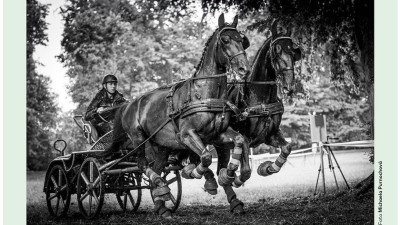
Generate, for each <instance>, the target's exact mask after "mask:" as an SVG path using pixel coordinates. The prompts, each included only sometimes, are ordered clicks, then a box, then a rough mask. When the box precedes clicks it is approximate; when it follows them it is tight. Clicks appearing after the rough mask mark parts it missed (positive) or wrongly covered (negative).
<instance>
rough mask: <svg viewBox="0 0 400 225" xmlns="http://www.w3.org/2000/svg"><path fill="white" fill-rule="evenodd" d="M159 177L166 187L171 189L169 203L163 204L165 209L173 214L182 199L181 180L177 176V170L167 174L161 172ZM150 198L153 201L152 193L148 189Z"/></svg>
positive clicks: (179, 176) (178, 175)
mask: <svg viewBox="0 0 400 225" xmlns="http://www.w3.org/2000/svg"><path fill="white" fill-rule="evenodd" d="M161 177H162V178H163V179H164V180H165V181H167V184H168V187H169V188H170V189H171V195H170V198H171V200H170V201H167V202H165V207H167V208H168V209H170V210H171V211H172V212H175V211H176V210H177V209H178V207H179V204H180V203H181V198H182V180H181V175H180V174H179V170H173V171H168V172H164V171H163V172H162V173H161ZM150 192H151V198H152V199H153V202H154V198H153V191H152V190H151V189H150Z"/></svg>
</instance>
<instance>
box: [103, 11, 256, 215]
mask: <svg viewBox="0 0 400 225" xmlns="http://www.w3.org/2000/svg"><path fill="white" fill-rule="evenodd" d="M237 22H238V18H237V16H236V17H235V19H234V22H233V23H232V24H231V25H228V24H226V23H225V19H224V16H223V14H222V15H221V16H220V17H219V20H218V24H219V27H218V29H217V30H216V31H215V32H214V33H213V35H212V36H211V37H210V38H209V40H208V42H207V44H206V48H205V50H204V52H203V56H202V59H201V61H200V63H199V65H198V67H197V70H196V73H195V74H194V76H193V77H192V78H190V79H188V80H185V81H182V82H178V83H177V84H173V85H168V86H166V87H161V88H158V89H156V90H153V91H151V92H148V93H146V94H144V95H142V96H141V97H140V98H138V99H135V100H134V101H133V102H131V103H129V104H127V105H125V106H122V107H121V108H120V109H119V111H118V112H117V113H116V116H115V121H114V131H113V143H112V145H111V146H110V147H109V148H108V149H107V150H106V152H115V151H118V149H119V147H120V145H121V144H122V143H123V142H124V141H125V139H126V134H127V135H128V137H129V138H130V140H131V141H132V144H133V148H135V149H137V150H136V151H135V152H137V154H138V165H139V167H140V168H141V169H142V170H143V171H144V172H145V174H146V175H147V176H148V177H149V178H150V179H151V180H152V183H153V184H155V186H156V188H155V190H153V192H152V193H153V197H154V200H155V210H156V212H158V213H159V214H160V215H163V216H166V217H169V216H170V215H171V212H170V211H169V210H168V209H167V208H166V207H165V206H164V200H166V199H165V198H164V197H163V196H166V195H167V194H168V193H169V188H168V187H167V185H166V183H165V181H163V180H162V179H161V178H160V176H159V174H161V169H162V168H163V167H162V166H160V165H163V163H165V162H166V161H167V159H168V154H166V153H165V152H166V151H165V149H173V150H181V151H182V150H188V149H190V150H191V151H193V152H194V153H196V155H197V156H198V157H200V163H199V164H198V165H197V167H196V168H189V169H187V170H186V171H187V172H188V175H189V176H191V177H195V178H201V177H202V176H203V175H204V176H205V178H206V185H205V188H206V189H207V190H209V191H210V192H211V193H213V192H214V191H215V190H216V188H217V186H218V185H217V182H216V180H215V178H214V174H213V172H212V171H211V170H210V169H208V166H209V165H210V164H211V159H212V155H211V152H210V150H209V149H208V148H206V146H205V143H213V142H214V141H215V140H217V139H221V138H223V139H230V140H231V141H232V140H233V141H235V145H237V146H240V147H241V146H243V151H244V154H243V155H246V156H243V157H242V161H245V162H243V164H242V169H241V171H245V174H246V175H244V176H246V177H249V172H251V170H250V166H249V162H248V161H249V160H248V152H249V151H248V143H247V142H246V140H244V139H243V138H241V135H240V134H239V133H237V132H233V131H229V132H227V128H228V124H229V120H230V118H231V114H232V113H231V111H230V110H229V107H226V106H227V101H226V97H227V92H226V91H227V75H229V74H233V75H235V79H239V80H243V79H245V78H246V76H247V75H248V73H249V63H248V60H247V57H246V54H245V52H244V49H243V44H244V43H243V41H246V40H247V39H246V40H245V39H244V38H242V37H241V35H240V33H239V32H238V31H237V30H236V26H237ZM236 76H238V77H236ZM146 142H147V143H148V144H147V145H145V144H144V143H146ZM145 147H146V148H151V149H146V148H145ZM151 151H156V153H155V155H156V156H157V160H155V162H154V164H153V165H152V166H151V167H150V166H149V163H148V161H147V159H146V152H151ZM153 169H154V170H153ZM243 180H246V179H245V178H243Z"/></svg>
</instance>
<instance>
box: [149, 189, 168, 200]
mask: <svg viewBox="0 0 400 225" xmlns="http://www.w3.org/2000/svg"><path fill="white" fill-rule="evenodd" d="M170 191H171V189H170V188H169V187H168V186H163V187H156V188H154V189H153V191H152V194H153V196H154V197H160V198H165V196H168V200H169V194H170ZM168 200H167V201H168Z"/></svg>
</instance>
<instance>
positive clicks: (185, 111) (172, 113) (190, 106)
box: [166, 73, 241, 143]
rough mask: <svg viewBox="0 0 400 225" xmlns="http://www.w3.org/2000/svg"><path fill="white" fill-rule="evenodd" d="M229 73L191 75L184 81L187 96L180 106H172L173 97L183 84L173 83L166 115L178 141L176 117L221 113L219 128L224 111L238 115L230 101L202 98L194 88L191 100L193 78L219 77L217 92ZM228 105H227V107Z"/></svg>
mask: <svg viewBox="0 0 400 225" xmlns="http://www.w3.org/2000/svg"><path fill="white" fill-rule="evenodd" d="M228 74H229V73H223V74H219V75H215V76H204V77H192V78H190V79H188V80H186V81H185V82H188V93H187V98H186V100H185V101H184V102H183V104H182V106H181V107H178V108H175V107H174V102H173V97H174V93H175V92H176V90H177V89H178V88H180V87H182V86H183V84H181V85H179V84H180V83H178V84H176V85H173V86H172V87H171V88H170V90H169V92H168V95H167V97H166V101H167V105H168V116H169V118H170V119H169V120H171V123H172V125H173V126H174V129H175V134H176V135H175V136H176V139H177V141H178V142H179V143H182V142H181V139H180V130H179V126H178V125H177V124H176V119H178V118H180V119H183V118H185V117H187V116H190V115H192V114H194V113H198V112H213V113H222V116H221V120H220V121H219V123H220V126H219V129H221V128H222V124H223V121H224V119H225V113H227V112H232V111H233V112H234V113H235V115H236V116H239V115H240V113H241V112H240V110H239V109H238V108H237V107H236V106H235V105H234V104H233V103H231V102H229V101H228V100H226V99H219V98H207V99H202V98H201V96H200V94H199V93H197V91H196V90H194V96H195V97H196V100H194V101H192V98H191V96H192V87H193V85H194V81H195V80H200V79H217V78H219V79H220V82H219V83H218V93H220V91H221V86H222V83H223V81H222V79H226V77H227V75H228ZM227 106H228V107H227Z"/></svg>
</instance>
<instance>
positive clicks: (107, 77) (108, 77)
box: [102, 74, 118, 84]
mask: <svg viewBox="0 0 400 225" xmlns="http://www.w3.org/2000/svg"><path fill="white" fill-rule="evenodd" d="M111 82H115V83H118V79H117V77H116V76H114V75H112V74H108V75H105V76H104V77H103V82H102V84H107V83H111Z"/></svg>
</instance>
